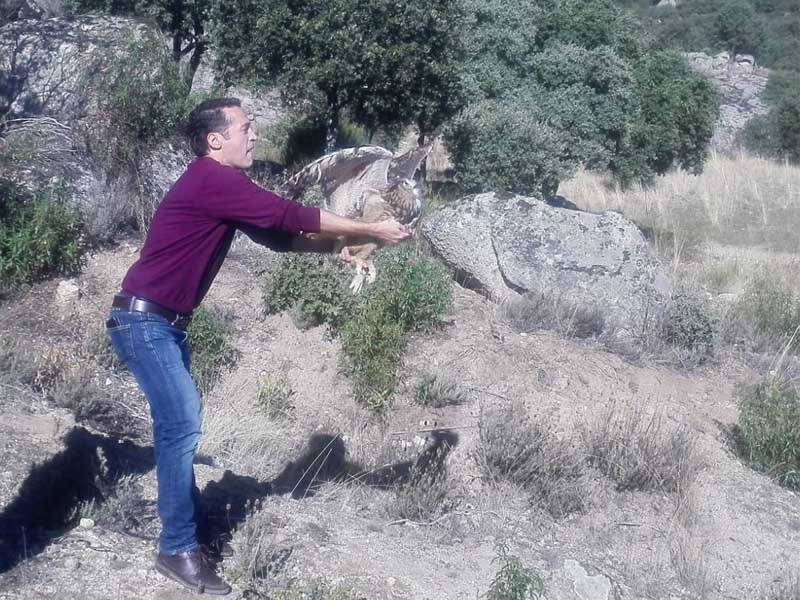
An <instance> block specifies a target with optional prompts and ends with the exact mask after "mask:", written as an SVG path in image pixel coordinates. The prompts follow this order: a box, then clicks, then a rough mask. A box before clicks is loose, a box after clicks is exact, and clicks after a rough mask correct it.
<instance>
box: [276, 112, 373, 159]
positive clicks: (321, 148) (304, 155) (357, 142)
mask: <svg viewBox="0 0 800 600" xmlns="http://www.w3.org/2000/svg"><path fill="white" fill-rule="evenodd" d="M273 129H275V128H271V129H270V131H269V132H268V134H267V135H269V136H270V137H271V140H270V141H271V142H272V145H273V146H274V147H275V155H274V158H273V160H275V161H276V162H279V163H281V164H282V165H286V166H287V167H288V168H289V169H291V170H300V169H301V168H302V167H303V166H305V165H306V164H308V163H309V162H311V161H312V160H314V159H316V158H318V157H319V156H321V155H322V154H324V153H325V134H326V124H325V120H324V119H322V118H320V117H300V118H297V117H294V118H289V120H288V121H287V122H286V123H284V124H281V125H279V126H278V127H277V128H276V129H275V130H274V131H273ZM368 142H369V139H368V137H367V134H366V133H365V132H364V130H363V129H362V128H361V127H360V126H359V125H356V124H355V123H353V122H352V121H351V120H350V119H349V118H346V117H345V118H342V120H341V122H340V123H339V130H338V135H337V137H336V145H337V146H339V147H341V148H349V147H352V146H362V145H365V144H367V143H368Z"/></svg>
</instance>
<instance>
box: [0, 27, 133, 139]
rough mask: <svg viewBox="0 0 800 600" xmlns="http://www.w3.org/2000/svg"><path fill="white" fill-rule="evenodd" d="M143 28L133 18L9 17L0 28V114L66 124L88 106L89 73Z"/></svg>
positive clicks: (84, 112) (90, 102) (90, 103)
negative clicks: (14, 19) (19, 19)
mask: <svg viewBox="0 0 800 600" xmlns="http://www.w3.org/2000/svg"><path fill="white" fill-rule="evenodd" d="M144 31H146V27H145V26H144V25H142V24H141V23H139V22H137V21H135V20H133V19H125V18H119V17H80V18H77V19H75V20H66V19H60V18H55V19H45V20H36V21H35V20H27V21H15V22H12V23H9V24H7V25H5V26H3V27H2V28H0V115H4V116H5V117H6V118H7V119H15V118H21V117H31V116H42V115H44V116H49V117H54V118H56V119H58V120H60V121H62V122H65V123H67V124H71V123H73V122H74V121H75V120H78V119H83V118H86V117H87V115H88V114H89V111H90V110H91V108H92V106H93V98H92V91H93V85H92V79H93V75H94V73H96V71H97V70H98V69H101V68H103V66H104V65H105V64H106V63H107V62H108V58H109V55H111V54H113V52H114V51H115V50H116V49H118V48H119V47H122V46H123V41H124V40H126V39H128V38H129V37H131V36H136V35H141V34H142V33H143V32H144Z"/></svg>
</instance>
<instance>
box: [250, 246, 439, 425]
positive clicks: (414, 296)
mask: <svg viewBox="0 0 800 600" xmlns="http://www.w3.org/2000/svg"><path fill="white" fill-rule="evenodd" d="M326 262H327V261H326V259H325V258H324V257H321V256H316V255H313V254H296V255H288V256H287V257H286V258H284V259H283V261H282V262H281V263H280V265H279V266H278V268H277V269H275V270H273V271H272V272H271V273H270V274H269V275H267V277H266V280H265V284H264V288H263V299H264V306H265V310H266V312H267V313H268V314H271V313H276V312H280V311H283V310H291V311H292V313H293V314H292V316H293V318H294V319H295V323H296V324H297V325H298V326H302V325H311V324H321V323H328V324H329V325H330V326H331V328H332V329H333V330H334V331H335V332H338V333H339V334H340V337H341V341H342V351H343V355H344V358H343V362H344V364H345V365H346V367H347V368H348V370H349V371H350V373H351V374H352V378H353V389H354V394H355V396H356V399H357V400H358V401H360V402H362V403H364V404H366V405H367V406H369V407H371V408H373V409H375V410H381V409H382V408H383V407H384V406H385V405H386V403H387V402H388V400H389V397H390V396H391V394H392V391H393V390H394V386H395V383H396V381H395V380H396V371H397V367H398V365H399V363H400V360H401V359H402V356H403V350H404V348H405V335H406V334H407V333H408V332H410V331H431V330H432V329H433V328H435V327H436V326H437V325H438V324H439V323H440V320H441V318H442V316H443V315H444V312H445V311H446V310H447V307H448V306H449V303H450V277H449V275H448V272H447V270H446V269H445V267H444V266H443V265H442V264H441V263H439V262H438V261H435V260H433V259H431V258H428V257H424V256H415V255H414V252H413V250H411V249H410V248H409V247H408V246H407V245H403V246H401V247H398V248H393V249H386V250H383V251H381V252H380V253H379V254H378V255H377V257H376V258H375V267H376V269H377V272H378V277H377V280H376V281H375V283H374V284H372V285H371V286H369V287H368V288H367V289H366V290H365V291H364V292H363V293H362V294H361V296H360V297H358V299H355V298H353V295H352V293H351V292H350V290H349V289H348V287H347V283H348V279H349V277H350V276H351V275H352V271H350V270H349V269H348V270H345V268H344V267H342V266H340V265H339V264H338V263H337V266H335V267H334V266H331V265H329V264H326Z"/></svg>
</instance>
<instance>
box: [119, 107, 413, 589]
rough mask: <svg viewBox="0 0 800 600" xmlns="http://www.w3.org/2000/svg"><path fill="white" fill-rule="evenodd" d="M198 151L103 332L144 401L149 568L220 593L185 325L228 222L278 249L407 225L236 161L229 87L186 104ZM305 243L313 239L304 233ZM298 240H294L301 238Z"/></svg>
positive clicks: (221, 251) (238, 119)
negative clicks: (148, 440) (152, 553)
mask: <svg viewBox="0 0 800 600" xmlns="http://www.w3.org/2000/svg"><path fill="white" fill-rule="evenodd" d="M189 137H190V141H191V145H192V149H193V151H194V152H195V154H196V155H197V158H196V159H195V160H194V161H193V162H192V163H191V164H190V165H189V166H188V168H187V169H186V171H185V172H184V173H183V175H181V177H180V178H179V179H178V181H177V182H176V183H175V185H174V186H173V187H172V189H171V190H170V191H169V192H168V193H167V195H166V196H165V197H164V199H163V201H162V202H161V205H160V206H159V207H158V210H157V211H156V213H155V215H154V217H153V221H152V223H151V225H150V229H149V231H148V233H147V239H146V240H145V243H144V247H143V248H142V250H141V253H140V257H139V260H138V261H137V262H136V263H135V264H134V265H133V266H131V268H130V269H129V270H128V273H127V275H126V276H125V278H124V280H123V281H122V291H121V293H119V294H117V295H116V296H115V297H114V301H113V303H112V309H111V314H110V318H109V320H108V323H107V326H108V333H109V336H110V338H111V341H112V345H113V346H114V350H115V351H116V353H117V355H118V356H119V358H120V360H121V361H122V362H123V363H125V365H126V366H127V367H128V368H129V369H130V371H131V372H132V373H133V375H134V377H135V378H136V381H137V382H138V384H139V386H140V388H141V389H142V391H143V392H144V394H145V396H146V397H147V401H148V403H149V405H150V415H151V418H152V420H153V439H154V446H155V456H156V478H157V481H158V513H159V517H160V519H161V525H162V532H161V538H160V542H159V553H158V558H157V559H156V565H155V566H156V569H157V570H158V571H159V572H160V573H161V574H163V575H165V576H166V577H169V578H170V579H173V580H175V581H177V582H179V583H181V584H183V585H185V586H187V587H190V588H192V589H193V590H195V591H199V592H201V593H202V592H205V593H209V594H227V593H228V592H230V589H231V588H230V586H229V585H228V584H227V583H225V582H224V581H223V580H222V579H221V578H220V577H219V576H217V574H216V573H215V572H214V569H213V567H212V566H211V563H210V561H209V560H208V557H207V556H206V554H205V552H206V551H205V550H204V549H203V548H202V547H201V546H200V545H199V544H198V539H197V538H198V535H197V534H198V532H197V519H198V506H197V488H196V486H195V480H194V470H193V467H192V463H193V459H194V455H195V451H196V449H197V443H198V440H199V437H200V433H201V430H200V428H201V421H202V408H201V401H200V395H199V394H198V392H197V388H196V386H195V384H194V382H193V381H192V379H191V376H190V374H189V360H190V358H189V352H188V348H187V337H188V334H187V333H186V327H187V325H188V324H189V321H190V320H191V314H192V311H193V310H194V309H195V308H197V306H198V305H199V304H200V302H201V301H202V300H203V297H204V296H205V295H206V292H207V291H208V289H209V287H210V286H211V283H212V281H213V280H214V277H215V276H216V274H217V272H218V271H219V268H220V266H221V265H222V262H223V260H224V259H225V256H226V254H227V252H228V249H229V248H230V244H231V242H232V240H233V237H234V235H235V233H236V229H237V228H240V229H245V230H247V231H248V233H253V234H254V235H255V236H257V237H258V238H259V241H261V242H262V243H267V244H269V245H272V246H274V247H277V248H280V249H283V250H286V249H289V248H290V247H291V246H292V243H291V242H292V240H293V239H299V238H298V236H304V235H307V234H313V235H308V237H309V238H311V237H313V238H315V239H316V241H315V242H313V243H318V242H319V238H323V239H324V238H329V239H330V238H335V237H336V236H340V235H347V236H350V235H364V236H369V237H372V238H374V239H376V240H377V241H379V242H381V243H383V244H388V245H392V244H395V243H397V242H399V241H400V240H402V239H404V238H406V237H408V235H409V233H408V232H407V231H406V230H405V228H403V227H402V226H400V225H399V224H397V223H396V222H394V221H384V222H381V223H370V224H368V223H360V222H357V221H353V220H350V219H346V218H343V217H339V216H337V215H335V214H333V213H330V212H327V211H324V210H320V209H317V208H311V207H305V206H302V205H299V204H296V203H294V202H291V201H289V200H286V199H284V198H281V197H279V196H276V195H275V194H272V193H271V192H268V191H266V190H264V189H262V188H260V187H259V186H257V185H256V184H254V183H253V182H252V181H250V179H249V178H248V177H247V176H246V175H245V174H244V173H243V172H242V170H243V169H246V168H248V167H250V166H251V165H252V164H253V145H254V143H255V141H256V139H257V137H256V133H255V131H254V130H253V127H252V124H251V122H250V120H249V119H248V118H247V115H246V114H245V113H244V111H243V110H242V108H241V104H240V102H239V100H237V99H235V98H220V99H214V100H207V101H205V102H203V103H201V104H200V105H198V106H197V107H196V108H195V109H194V110H193V111H192V113H191V116H190V123H189ZM312 245H313V244H312ZM300 246H302V244H301V245H300Z"/></svg>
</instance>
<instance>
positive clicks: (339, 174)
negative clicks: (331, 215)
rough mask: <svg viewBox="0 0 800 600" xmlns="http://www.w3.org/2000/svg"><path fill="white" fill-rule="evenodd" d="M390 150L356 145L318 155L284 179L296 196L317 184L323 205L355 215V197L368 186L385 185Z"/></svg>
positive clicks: (356, 208) (339, 211) (390, 155)
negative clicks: (320, 190)
mask: <svg viewBox="0 0 800 600" xmlns="http://www.w3.org/2000/svg"><path fill="white" fill-rule="evenodd" d="M392 156H393V155H392V153H391V152H390V151H389V150H387V149H386V148H381V147H380V146H357V147H355V148H345V149H344V150H339V151H338V152H332V153H331V154H326V155H325V156H323V157H321V158H318V159H317V160H315V161H314V162H312V163H311V164H309V165H307V166H306V167H305V168H304V169H302V170H301V171H299V172H298V173H297V174H295V175H294V177H292V178H291V179H289V181H288V182H287V188H288V189H289V190H290V192H291V194H292V196H293V197H295V198H297V197H299V196H301V195H302V194H303V192H304V191H305V190H306V189H308V188H309V187H311V186H313V185H315V184H319V185H320V186H321V188H322V194H323V196H324V198H325V208H327V209H328V210H331V211H333V212H335V213H336V214H338V215H343V216H349V217H353V216H357V215H358V213H359V210H360V209H359V207H358V200H359V198H360V197H361V195H362V193H363V191H364V189H366V188H368V187H384V186H385V185H386V183H387V181H388V180H387V173H388V169H389V165H390V163H391V160H392Z"/></svg>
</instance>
